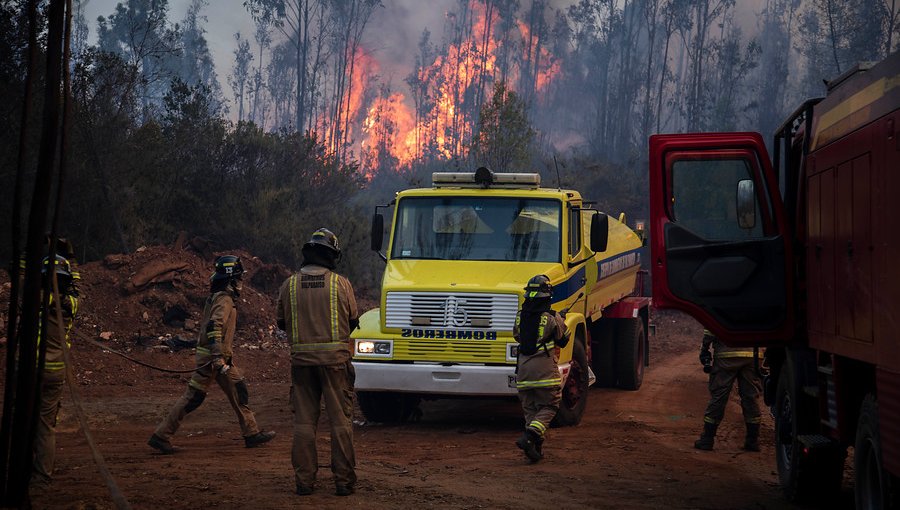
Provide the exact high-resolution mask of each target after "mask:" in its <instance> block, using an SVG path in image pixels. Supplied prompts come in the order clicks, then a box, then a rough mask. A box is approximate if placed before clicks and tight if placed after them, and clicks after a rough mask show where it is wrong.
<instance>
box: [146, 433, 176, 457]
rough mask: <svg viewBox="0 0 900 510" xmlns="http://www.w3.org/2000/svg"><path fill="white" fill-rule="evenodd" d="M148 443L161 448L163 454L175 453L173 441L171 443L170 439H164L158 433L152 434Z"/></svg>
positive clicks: (158, 448) (152, 446)
mask: <svg viewBox="0 0 900 510" xmlns="http://www.w3.org/2000/svg"><path fill="white" fill-rule="evenodd" d="M147 444H148V445H150V447H151V448H155V449H157V450H159V452H160V453H162V454H163V455H172V454H173V453H175V447H174V446H172V443H170V442H169V440H168V439H163V438H161V437H159V436H157V435H156V434H153V435H152V436H150V440H149V441H147Z"/></svg>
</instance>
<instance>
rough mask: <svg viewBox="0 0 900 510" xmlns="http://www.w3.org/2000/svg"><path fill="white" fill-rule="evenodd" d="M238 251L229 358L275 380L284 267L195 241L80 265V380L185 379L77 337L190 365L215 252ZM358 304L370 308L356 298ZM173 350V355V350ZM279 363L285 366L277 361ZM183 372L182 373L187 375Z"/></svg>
mask: <svg viewBox="0 0 900 510" xmlns="http://www.w3.org/2000/svg"><path fill="white" fill-rule="evenodd" d="M226 253H227V254H232V255H237V256H239V257H240V258H241V262H242V264H243V266H244V271H245V274H244V278H243V281H244V285H243V289H242V290H241V295H240V297H239V298H238V299H237V300H236V305H237V308H238V321H237V331H236V333H235V342H234V343H235V345H234V347H235V353H236V354H235V358H236V362H237V363H238V364H239V365H241V366H242V367H243V368H244V369H245V371H247V372H248V373H252V374H253V376H252V377H253V378H254V379H256V380H260V379H269V380H282V379H285V378H286V374H287V369H286V368H282V369H278V370H275V369H274V363H275V361H276V360H279V359H284V360H285V361H286V358H287V354H286V352H285V351H287V349H288V345H287V342H286V341H285V337H284V335H283V334H282V333H281V332H280V331H279V330H278V329H277V328H276V327H275V303H276V300H277V298H278V289H279V287H280V286H281V283H282V282H283V281H284V280H285V279H286V278H287V277H289V276H290V274H291V271H292V270H291V269H289V268H287V267H285V266H284V265H281V264H269V263H266V262H263V261H262V260H260V259H259V258H257V257H255V256H253V255H252V254H250V253H248V252H247V251H246V250H241V249H237V250H230V251H227V252H212V251H209V250H208V249H207V248H206V247H204V246H203V245H202V243H201V244H200V245H199V246H198V245H197V243H194V242H184V241H183V240H179V241H177V242H176V243H174V244H173V245H166V246H147V247H141V248H138V249H137V250H136V251H135V252H133V253H127V254H114V255H108V256H107V257H105V258H104V259H103V260H102V261H96V262H88V263H85V264H82V265H81V266H79V271H80V273H81V282H80V284H79V291H80V294H81V301H80V305H79V313H78V316H77V318H76V323H75V330H76V335H75V336H74V338H73V355H74V357H75V362H76V363H75V364H76V372H77V378H78V380H79V382H82V383H84V384H87V383H97V382H102V383H112V384H117V383H118V382H122V380H123V378H124V380H125V381H129V382H128V383H126V384H133V382H131V381H133V380H134V379H132V378H130V377H128V376H127V375H126V374H129V373H133V374H134V375H135V376H137V377H139V378H158V377H166V378H168V377H187V376H186V375H174V376H173V375H171V374H164V373H161V372H151V371H149V370H148V369H145V368H141V367H137V366H136V365H134V364H132V363H131V362H129V361H127V360H125V359H123V358H120V357H118V356H114V355H112V354H110V353H108V352H104V351H102V350H101V349H100V348H98V347H97V346H94V345H91V344H86V343H85V342H83V341H80V340H79V336H80V335H84V336H86V337H89V338H92V339H95V340H98V341H100V342H102V343H103V344H104V345H108V346H109V347H110V348H112V349H115V350H118V351H122V352H124V353H127V354H129V355H131V356H134V357H135V358H139V359H140V360H141V361H144V362H147V363H151V364H155V365H159V366H164V367H168V368H173V369H187V368H190V367H191V366H192V363H193V356H191V354H190V353H191V352H192V351H191V350H190V348H191V347H192V344H193V342H195V341H196V339H197V335H198V332H199V328H200V327H201V326H200V324H199V322H200V314H201V313H202V311H203V305H204V302H205V300H206V298H207V297H208V296H209V276H210V274H212V270H213V262H214V261H215V258H216V257H217V256H219V255H224V254H226ZM9 291H10V284H9V277H8V275H7V274H6V273H5V272H2V271H0V303H4V305H3V306H2V310H0V326H2V329H0V343H2V342H3V341H4V339H3V337H5V336H6V330H5V324H6V320H7V317H6V311H7V306H6V303H8V302H9ZM357 299H358V300H359V301H360V303H359V304H360V309H361V310H367V309H369V308H372V307H373V306H376V303H374V302H371V301H370V300H366V299H361V298H360V296H359V295H358V296H357ZM173 353H176V355H175V356H173V355H172V354H173ZM284 366H286V365H284ZM188 375H189V374H188Z"/></svg>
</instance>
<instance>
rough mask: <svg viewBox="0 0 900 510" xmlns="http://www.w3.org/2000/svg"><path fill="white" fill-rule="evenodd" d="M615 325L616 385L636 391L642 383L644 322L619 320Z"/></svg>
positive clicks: (639, 319) (638, 319) (640, 320)
mask: <svg viewBox="0 0 900 510" xmlns="http://www.w3.org/2000/svg"><path fill="white" fill-rule="evenodd" d="M617 322H618V324H616V381H617V383H616V385H617V386H618V387H619V388H621V389H623V390H632V391H634V390H637V389H638V388H640V387H641V383H643V382H644V344H645V342H644V321H643V319H641V318H639V317H638V318H634V319H620V320H618V321H617Z"/></svg>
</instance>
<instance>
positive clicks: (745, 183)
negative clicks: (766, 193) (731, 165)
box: [737, 179, 756, 229]
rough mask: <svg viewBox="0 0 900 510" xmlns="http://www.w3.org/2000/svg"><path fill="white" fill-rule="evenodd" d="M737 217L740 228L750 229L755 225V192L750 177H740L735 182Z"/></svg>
mask: <svg viewBox="0 0 900 510" xmlns="http://www.w3.org/2000/svg"><path fill="white" fill-rule="evenodd" d="M737 217H738V225H740V227H741V228H745V229H751V228H753V227H755V226H756V193H755V191H754V189H753V181H752V180H750V179H742V180H740V181H738V183H737Z"/></svg>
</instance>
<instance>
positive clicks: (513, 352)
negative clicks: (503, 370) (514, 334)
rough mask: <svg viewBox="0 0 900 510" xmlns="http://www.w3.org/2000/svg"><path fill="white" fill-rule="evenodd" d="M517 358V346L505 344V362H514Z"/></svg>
mask: <svg viewBox="0 0 900 510" xmlns="http://www.w3.org/2000/svg"><path fill="white" fill-rule="evenodd" d="M518 357H519V344H506V361H516V358H518Z"/></svg>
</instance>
